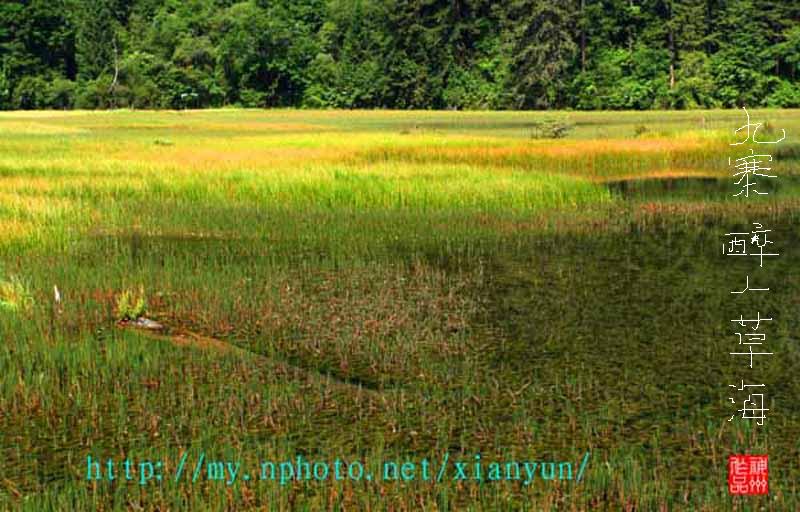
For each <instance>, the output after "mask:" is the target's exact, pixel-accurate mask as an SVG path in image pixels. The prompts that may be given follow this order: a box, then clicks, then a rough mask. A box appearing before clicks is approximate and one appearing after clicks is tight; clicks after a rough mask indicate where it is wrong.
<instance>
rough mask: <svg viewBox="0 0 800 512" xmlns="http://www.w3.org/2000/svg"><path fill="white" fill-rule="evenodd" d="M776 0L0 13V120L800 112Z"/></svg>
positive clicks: (450, 1)
mask: <svg viewBox="0 0 800 512" xmlns="http://www.w3.org/2000/svg"><path fill="white" fill-rule="evenodd" d="M799 21H800V3H798V2H794V1H791V2H787V1H785V0H564V1H559V2H553V1H551V0H509V1H508V2H493V1H491V0H247V1H233V0H183V1H181V0H4V1H3V2H2V3H0V109H40V108H54V109H68V108H113V107H129V108H202V107H218V106H225V105H240V106H245V107H288V106H291V107H308V108H329V107H330V108H419V109H429V108H430V109H515V108H571V109H584V110H592V109H655V108H713V107H735V106H739V105H742V104H746V105H748V106H773V107H800V84H799V83H798V78H800V23H798V22H799Z"/></svg>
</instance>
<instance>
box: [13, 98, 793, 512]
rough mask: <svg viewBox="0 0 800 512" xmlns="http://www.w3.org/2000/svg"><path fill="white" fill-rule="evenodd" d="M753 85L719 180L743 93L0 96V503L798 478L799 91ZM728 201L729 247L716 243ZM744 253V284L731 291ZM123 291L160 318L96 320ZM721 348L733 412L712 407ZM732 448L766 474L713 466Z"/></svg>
mask: <svg viewBox="0 0 800 512" xmlns="http://www.w3.org/2000/svg"><path fill="white" fill-rule="evenodd" d="M751 115H752V116H753V119H754V120H758V121H761V120H769V126H767V127H765V128H766V129H764V130H762V131H763V137H764V138H768V137H775V136H778V135H779V133H780V129H785V130H786V133H787V138H786V140H784V141H783V142H781V143H780V144H778V145H776V146H770V147H769V148H768V149H769V152H770V153H771V154H772V155H773V157H774V162H773V166H772V171H773V172H772V174H776V175H778V176H779V178H776V179H766V178H761V180H760V181H759V184H763V190H768V191H769V195H765V196H761V197H757V198H750V199H749V200H747V199H744V198H741V197H739V198H736V197H732V195H733V194H734V193H736V192H737V191H738V189H737V187H736V185H734V181H735V180H734V179H733V178H731V176H730V175H731V173H732V171H731V168H730V167H729V166H728V158H729V157H738V156H741V155H742V153H741V151H743V150H742V149H737V148H734V147H732V146H730V145H729V143H730V142H732V141H734V140H735V139H734V136H733V130H735V129H736V128H738V127H739V126H741V125H742V124H744V116H743V113H742V112H741V111H739V112H737V111H692V112H639V113H628V112H613V113H574V112H569V113H567V112H560V113H510V112H509V113H488V112H487V113H462V112H452V113H449V112H448V113H443V112H416V111H415V112H366V111H353V112H336V111H321V112H316V111H293V110H286V111H281V110H278V111H242V110H220V111H196V112H194V111H181V112H129V111H115V112H102V113H101V112H63V113H61V112H10V113H9V112H3V113H0V340H2V342H1V343H0V508H2V509H6V508H12V509H14V508H20V509H25V510H48V509H54V510H67V509H73V510H89V509H94V510H114V509H126V508H131V509H143V510H172V509H183V508H189V509H191V510H204V509H208V510H221V509H226V508H227V509H229V510H242V509H249V508H252V509H265V510H290V509H300V510H322V509H329V510H339V509H342V508H343V509H345V510H382V509H387V508H390V509H393V510H423V509H424V510H466V509H474V510H484V509H500V510H511V509H525V508H527V509H531V510H547V509H550V508H556V507H557V508H559V509H560V510H588V509H593V510H595V509H600V510H603V509H607V510H684V509H691V510H730V509H731V508H732V506H737V507H739V508H738V509H742V510H747V509H752V510H761V508H759V507H764V509H766V510H797V509H800V497H798V494H797V491H798V490H797V482H798V481H799V480H800V399H799V398H798V396H800V381H798V380H797V379H796V375H797V373H798V369H800V364H798V362H799V361H800V359H799V358H800V345H798V333H800V321H799V320H798V315H797V311H798V306H799V305H800V295H798V292H797V290H799V289H800V271H799V270H798V268H799V267H798V264H800V254H798V252H797V251H796V250H795V249H796V248H797V247H798V243H800V228H799V227H798V213H800V181H798V179H800V142H799V141H798V140H799V139H798V138H797V136H798V134H800V111H796V110H772V111H767V110H764V111H751ZM551 117H555V118H558V119H562V120H567V121H568V122H570V123H573V124H574V130H573V131H571V132H570V133H569V134H568V135H567V137H566V138H562V139H538V138H532V135H535V133H536V128H535V123H536V122H538V121H541V120H543V119H545V118H551ZM743 147H744V146H742V148H743ZM747 147H748V148H749V147H750V146H747ZM758 149H764V148H758ZM737 151H738V152H739V153H737ZM752 222H761V223H762V224H764V226H765V227H766V228H767V229H772V230H773V232H772V233H771V237H770V239H771V240H774V241H775V246H774V247H775V248H776V249H778V252H779V253H780V257H778V258H773V259H771V260H769V261H765V263H764V268H763V269H761V270H758V272H759V273H758V274H755V272H756V270H757V263H754V262H753V261H750V260H749V259H748V261H738V260H739V259H737V258H733V259H734V260H737V261H729V260H730V259H726V258H725V257H724V256H722V255H721V254H720V251H719V247H720V243H721V240H723V239H724V238H723V235H724V234H725V233H728V232H730V231H734V230H742V231H744V230H748V231H749V229H750V228H751V226H752ZM739 228H741V229H739ZM748 274H749V275H750V276H754V275H757V276H758V277H759V281H760V282H759V283H758V284H761V283H764V284H765V285H766V286H770V287H771V291H770V292H769V293H768V294H766V295H764V296H757V295H756V296H750V295H743V296H741V297H736V298H733V299H732V298H731V294H730V290H731V289H735V288H737V287H739V288H740V287H741V286H740V285H742V284H743V283H744V276H745V275H748ZM54 285H56V286H57V287H58V289H59V291H60V295H61V299H62V300H61V302H60V303H58V304H56V303H54V299H53V294H54V292H53V286H54ZM126 291H129V292H131V293H132V294H133V295H134V296H135V295H143V297H144V298H145V299H146V316H147V317H148V318H151V319H154V320H157V321H158V322H161V323H162V324H163V325H164V326H166V328H167V332H165V333H162V334H160V335H157V336H156V335H153V334H150V333H147V332H143V331H138V330H133V329H123V328H120V327H119V326H118V325H117V320H118V319H119V316H120V311H119V304H120V297H121V296H122V295H123V294H124V293H125V292H126ZM754 310H760V311H761V312H762V313H764V314H766V312H767V311H768V312H769V313H770V314H771V315H772V317H773V318H774V319H775V322H773V323H774V324H775V325H774V326H770V328H771V330H770V331H769V333H770V334H768V337H767V339H768V343H769V347H770V348H771V349H772V351H773V352H774V353H775V356H773V358H772V359H770V360H768V361H767V362H763V363H762V364H761V365H760V366H759V365H758V361H757V363H756V364H757V366H756V367H755V368H754V369H752V370H750V369H748V368H747V366H746V364H743V363H742V360H741V359H736V358H732V357H731V356H730V355H729V352H730V351H731V350H730V349H731V347H733V346H735V345H736V341H735V336H734V335H733V334H732V333H733V332H735V331H734V330H733V329H732V327H731V323H730V319H731V318H737V317H739V315H741V314H745V315H746V314H747V313H748V312H754ZM753 314H754V313H753ZM729 315H733V316H729ZM732 340H733V341H732ZM747 372H751V373H747ZM751 376H753V378H756V379H760V381H761V382H763V383H765V384H766V385H767V389H768V390H769V391H767V394H768V397H769V400H770V405H769V407H770V408H771V409H772V411H771V414H770V416H769V417H768V419H767V420H766V422H765V424H764V426H762V427H756V426H754V425H753V424H752V423H748V422H746V421H742V420H738V421H736V420H734V421H732V422H729V421H727V420H728V418H729V417H730V415H731V414H732V413H733V412H734V411H735V408H732V406H731V404H730V403H729V401H728V396H729V391H728V390H729V388H728V385H729V384H733V383H739V382H740V381H741V379H742V378H745V379H748V378H750V377H751ZM587 451H589V452H591V458H590V460H589V463H588V466H587V472H586V474H585V477H584V478H583V480H582V481H580V482H577V481H574V480H573V481H562V482H559V481H556V480H550V481H543V480H541V479H537V480H536V481H535V482H533V483H532V484H531V485H528V486H525V485H522V484H521V482H511V483H509V482H483V483H482V484H479V483H477V482H474V481H452V480H447V479H445V481H443V482H439V483H435V482H421V481H415V482H406V483H397V482H383V481H371V482H367V481H359V482H353V481H340V482H331V481H328V482H292V483H290V484H289V485H286V486H280V485H279V484H278V483H275V482H256V481H254V482H249V483H247V482H240V483H239V482H237V483H236V484H234V485H231V486H226V485H225V484H224V483H221V482H211V481H205V480H203V479H200V480H199V481H198V482H195V483H191V482H186V481H181V482H178V483H176V482H174V481H172V480H170V479H169V478H166V479H165V481H164V482H163V483H159V484H155V483H152V484H150V485H147V486H140V485H137V484H134V483H130V484H126V483H124V482H122V483H121V482H115V483H113V484H112V483H109V482H107V481H100V482H87V481H86V456H87V454H92V455H93V456H95V455H96V456H97V457H101V458H108V457H117V458H123V457H124V456H126V455H127V456H130V457H136V458H140V459H142V458H149V459H153V460H162V461H165V464H166V465H167V466H168V468H170V469H172V470H173V471H174V468H175V467H177V466H179V465H180V461H181V458H182V456H183V455H184V454H185V453H188V454H189V461H190V462H189V463H190V464H191V463H193V462H195V461H196V459H197V458H198V457H199V454H200V453H201V452H203V453H205V454H207V456H209V457H216V458H218V459H226V460H228V459H241V460H242V463H243V464H247V465H249V466H250V467H257V465H258V461H260V460H267V459H271V460H285V459H291V458H293V457H296V455H297V454H302V455H303V456H304V457H306V458H308V459H317V460H333V459H334V458H337V457H338V458H341V459H345V460H360V461H363V462H364V464H365V465H366V466H367V467H369V468H371V469H372V471H373V473H374V474H379V473H381V470H380V464H381V463H382V462H383V461H386V460H401V461H402V460H406V459H409V460H419V459H422V458H426V457H427V458H429V459H432V460H434V459H435V460H441V459H442V457H443V456H444V454H445V453H447V454H449V455H448V456H449V457H451V458H452V459H459V460H474V458H475V455H476V454H478V453H479V454H480V455H481V457H482V458H483V459H484V460H501V461H505V460H540V461H561V460H566V461H573V466H574V467H575V468H577V467H578V466H579V465H580V461H581V459H582V457H583V456H584V454H585V453H586V452H587ZM745 451H747V452H752V453H769V455H770V491H771V494H770V496H769V497H767V498H758V499H756V498H748V499H747V500H746V501H739V500H734V499H732V498H731V497H730V496H728V494H727V488H726V485H725V482H726V477H727V473H726V471H727V468H726V461H727V456H728V455H729V454H731V453H739V452H745ZM576 470H577V469H576Z"/></svg>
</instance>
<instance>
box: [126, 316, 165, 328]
mask: <svg viewBox="0 0 800 512" xmlns="http://www.w3.org/2000/svg"><path fill="white" fill-rule="evenodd" d="M133 326H134V327H136V328H138V329H147V330H149V331H160V330H162V329H163V328H164V326H163V325H161V324H160V323H158V322H155V321H153V320H150V319H149V318H144V317H141V318H137V319H136V321H135V322H133Z"/></svg>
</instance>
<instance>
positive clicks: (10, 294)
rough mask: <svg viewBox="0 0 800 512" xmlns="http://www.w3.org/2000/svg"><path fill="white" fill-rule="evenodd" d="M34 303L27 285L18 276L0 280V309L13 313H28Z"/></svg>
mask: <svg viewBox="0 0 800 512" xmlns="http://www.w3.org/2000/svg"><path fill="white" fill-rule="evenodd" d="M34 304H35V301H34V300H33V294H32V293H31V292H30V288H29V286H28V284H27V283H26V282H25V281H24V280H23V279H22V278H20V277H19V276H11V277H9V278H8V279H3V280H0V309H3V310H7V311H13V312H29V311H31V310H32V309H33V306H34Z"/></svg>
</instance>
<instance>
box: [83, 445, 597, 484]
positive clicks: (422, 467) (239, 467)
mask: <svg viewBox="0 0 800 512" xmlns="http://www.w3.org/2000/svg"><path fill="white" fill-rule="evenodd" d="M589 458H590V452H588V451H587V452H586V453H585V454H584V455H583V457H582V459H581V460H579V461H577V462H576V463H574V464H573V462H572V461H537V460H529V461H517V460H508V461H487V460H485V459H483V458H482V457H481V455H480V454H475V455H474V456H473V457H472V458H471V459H468V460H464V459H460V460H455V459H451V457H450V454H449V453H444V454H443V456H442V457H441V458H439V459H429V458H423V459H417V460H410V459H405V460H387V461H384V462H383V463H381V465H380V469H379V471H377V474H375V473H374V472H373V471H371V470H370V469H368V468H367V466H366V465H365V464H364V463H362V462H360V461H344V460H341V459H338V458H337V459H333V460H324V461H323V460H309V459H306V458H304V457H303V456H302V455H298V456H296V457H294V458H293V459H286V460H281V461H262V462H261V463H260V464H258V465H257V467H250V469H249V470H248V469H247V468H246V465H244V464H242V463H241V461H237V460H220V459H213V458H209V457H208V456H207V455H206V453H205V452H204V451H200V452H198V454H197V456H196V457H192V456H191V453H190V452H189V451H185V452H184V453H183V454H182V455H181V458H180V460H179V461H178V464H177V466H176V467H175V468H174V470H172V468H170V466H169V465H167V464H165V463H164V462H163V461H160V460H138V461H137V460H132V459H130V458H125V459H114V458H106V459H100V458H95V457H93V456H92V455H91V454H90V455H87V456H86V473H85V474H86V479H87V480H89V481H108V482H112V481H115V480H123V481H125V482H128V483H132V484H139V485H142V486H144V485H150V484H158V483H159V482H163V481H164V480H165V479H171V480H173V481H174V482H176V483H180V482H187V483H196V482H209V481H210V482H220V483H224V484H225V485H233V484H235V483H237V482H247V481H251V480H256V481H265V482H275V483H278V484H279V485H281V486H284V485H288V484H290V483H292V482H298V481H300V482H314V481H316V482H324V481H342V480H350V481H362V480H366V481H373V480H380V481H384V482H393V481H394V482H411V481H423V482H437V483H442V482H450V481H457V482H468V483H477V484H480V483H484V482H486V483H491V482H504V481H505V482H520V483H521V484H522V485H524V486H528V485H532V484H534V483H535V482H537V481H539V480H541V481H569V480H572V481H575V482H581V481H582V480H583V478H584V477H585V474H586V470H587V466H588V463H589Z"/></svg>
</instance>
